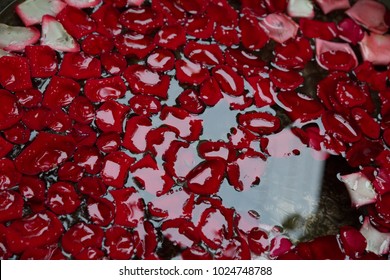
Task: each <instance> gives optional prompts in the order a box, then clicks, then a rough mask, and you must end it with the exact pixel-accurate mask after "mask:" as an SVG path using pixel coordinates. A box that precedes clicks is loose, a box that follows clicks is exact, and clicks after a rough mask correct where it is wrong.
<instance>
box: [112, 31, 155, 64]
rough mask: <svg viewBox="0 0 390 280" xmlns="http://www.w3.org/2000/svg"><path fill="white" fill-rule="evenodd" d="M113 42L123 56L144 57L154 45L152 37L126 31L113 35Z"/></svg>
mask: <svg viewBox="0 0 390 280" xmlns="http://www.w3.org/2000/svg"><path fill="white" fill-rule="evenodd" d="M114 44H115V46H116V48H117V49H118V51H119V53H120V54H122V55H124V56H136V57H138V58H139V59H142V58H145V57H146V56H147V55H148V54H149V53H150V52H151V51H152V50H153V49H154V47H155V45H154V43H153V38H151V37H150V36H148V35H143V34H138V33H134V32H128V33H125V34H120V35H118V36H116V37H115V39H114Z"/></svg>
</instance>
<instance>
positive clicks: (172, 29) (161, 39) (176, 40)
mask: <svg viewBox="0 0 390 280" xmlns="http://www.w3.org/2000/svg"><path fill="white" fill-rule="evenodd" d="M154 42H155V43H156V45H158V46H160V47H162V48H167V49H170V50H177V49H178V48H179V47H180V46H182V45H184V44H185V43H186V33H185V30H184V28H183V27H181V26H180V25H172V26H163V27H162V28H161V29H160V30H159V31H158V32H157V34H156V35H155V37H154Z"/></svg>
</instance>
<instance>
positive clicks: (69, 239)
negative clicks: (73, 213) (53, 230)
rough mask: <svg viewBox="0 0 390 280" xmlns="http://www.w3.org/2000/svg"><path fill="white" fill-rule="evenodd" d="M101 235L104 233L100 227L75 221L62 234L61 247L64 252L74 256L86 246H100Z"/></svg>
mask: <svg viewBox="0 0 390 280" xmlns="http://www.w3.org/2000/svg"><path fill="white" fill-rule="evenodd" d="M103 236H104V233H103V230H102V229H101V228H100V227H98V226H96V225H88V224H85V223H77V224H75V225H74V226H72V227H71V228H70V229H69V230H68V231H67V232H65V234H64V235H63V236H62V239H61V243H62V248H63V249H64V250H65V251H66V252H68V253H70V254H72V255H73V256H76V255H78V254H79V253H80V252H81V251H83V250H84V249H86V248H88V247H96V248H100V247H101V244H102V241H103Z"/></svg>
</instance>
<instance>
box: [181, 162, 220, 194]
mask: <svg viewBox="0 0 390 280" xmlns="http://www.w3.org/2000/svg"><path fill="white" fill-rule="evenodd" d="M225 166H226V164H225V161H224V160H221V159H214V160H208V161H204V162H202V163H200V164H199V165H198V166H196V167H195V168H194V169H192V170H191V171H190V172H189V173H188V174H187V176H186V181H187V188H188V189H189V190H190V191H191V192H193V193H196V194H201V195H210V194H214V193H217V192H218V190H219V187H220V185H221V183H222V180H223V178H224V173H225Z"/></svg>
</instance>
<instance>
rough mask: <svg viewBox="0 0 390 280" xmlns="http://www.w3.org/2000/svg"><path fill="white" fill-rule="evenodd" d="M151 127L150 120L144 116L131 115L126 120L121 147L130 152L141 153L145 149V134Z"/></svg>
mask: <svg viewBox="0 0 390 280" xmlns="http://www.w3.org/2000/svg"><path fill="white" fill-rule="evenodd" d="M151 129H152V121H151V120H150V119H149V118H148V117H144V116H132V117H131V118H129V119H128V120H127V122H126V129H125V135H124V137H123V147H125V148H126V149H128V150H129V151H131V152H132V153H136V154H139V153H142V152H144V151H145V150H146V146H147V143H146V142H145V138H146V135H147V134H148V132H149V131H150V130H151Z"/></svg>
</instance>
